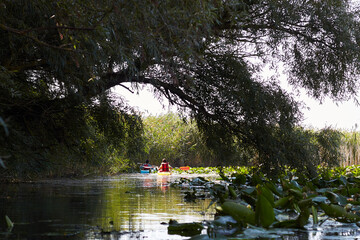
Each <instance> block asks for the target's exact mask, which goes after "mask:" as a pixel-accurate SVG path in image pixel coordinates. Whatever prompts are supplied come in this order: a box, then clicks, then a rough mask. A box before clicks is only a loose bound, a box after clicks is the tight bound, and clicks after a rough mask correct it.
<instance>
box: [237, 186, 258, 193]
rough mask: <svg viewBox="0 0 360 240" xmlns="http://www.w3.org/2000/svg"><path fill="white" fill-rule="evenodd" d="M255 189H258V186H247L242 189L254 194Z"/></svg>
mask: <svg viewBox="0 0 360 240" xmlns="http://www.w3.org/2000/svg"><path fill="white" fill-rule="evenodd" d="M255 190H256V188H254V187H247V188H244V189H242V190H241V191H243V192H246V193H247V194H252V193H253V192H254V191H255Z"/></svg>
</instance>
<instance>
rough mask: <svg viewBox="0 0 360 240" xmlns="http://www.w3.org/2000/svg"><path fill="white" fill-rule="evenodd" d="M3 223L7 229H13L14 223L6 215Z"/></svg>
mask: <svg viewBox="0 0 360 240" xmlns="http://www.w3.org/2000/svg"><path fill="white" fill-rule="evenodd" d="M5 221H6V224H7V226H8V229H12V228H13V227H14V223H13V222H12V221H11V220H10V218H9V217H8V216H7V215H5Z"/></svg>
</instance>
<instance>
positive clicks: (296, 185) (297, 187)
mask: <svg viewBox="0 0 360 240" xmlns="http://www.w3.org/2000/svg"><path fill="white" fill-rule="evenodd" d="M290 183H291V185H293V186H294V187H295V188H296V189H299V190H301V186H300V185H299V183H298V182H297V181H295V180H291V181H290Z"/></svg>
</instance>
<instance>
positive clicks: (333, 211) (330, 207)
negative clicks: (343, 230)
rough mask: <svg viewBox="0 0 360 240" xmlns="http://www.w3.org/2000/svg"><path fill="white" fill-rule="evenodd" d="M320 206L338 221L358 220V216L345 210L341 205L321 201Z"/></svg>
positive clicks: (359, 219)
mask: <svg viewBox="0 0 360 240" xmlns="http://www.w3.org/2000/svg"><path fill="white" fill-rule="evenodd" d="M320 207H321V209H322V210H324V212H325V213H326V214H327V215H328V216H329V217H333V218H335V219H336V220H337V221H339V222H358V221H360V216H358V215H356V214H353V213H349V212H347V211H346V210H345V209H344V208H343V207H342V206H339V205H335V204H325V203H321V204H320Z"/></svg>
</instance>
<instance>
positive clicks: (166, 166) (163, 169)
mask: <svg viewBox="0 0 360 240" xmlns="http://www.w3.org/2000/svg"><path fill="white" fill-rule="evenodd" d="M161 172H169V163H167V162H166V163H161Z"/></svg>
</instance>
